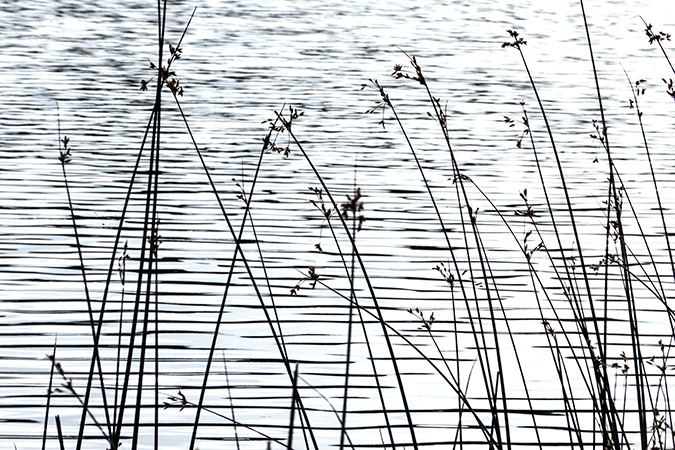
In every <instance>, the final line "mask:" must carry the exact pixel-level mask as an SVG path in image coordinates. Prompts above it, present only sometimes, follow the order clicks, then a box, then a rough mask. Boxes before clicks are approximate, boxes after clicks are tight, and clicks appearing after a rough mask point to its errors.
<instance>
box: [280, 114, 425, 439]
mask: <svg viewBox="0 0 675 450" xmlns="http://www.w3.org/2000/svg"><path fill="white" fill-rule="evenodd" d="M275 114H276V115H277V117H278V118H279V119H280V120H281V122H282V123H283V124H284V126H285V127H286V130H287V131H288V134H289V135H290V136H291V138H292V139H293V141H294V142H295V145H296V146H297V147H298V149H299V150H300V152H301V153H302V155H303V157H304V158H305V160H306V161H307V163H308V164H309V166H310V168H311V169H312V171H313V172H314V175H315V176H316V178H317V180H318V181H319V183H321V187H322V188H323V190H324V191H325V192H326V195H327V196H328V198H329V199H330V201H331V203H332V205H333V208H335V210H336V211H337V210H338V204H337V202H336V201H335V199H334V198H333V195H332V194H331V193H330V190H329V189H328V186H327V185H326V183H325V181H324V180H323V177H322V176H321V175H320V174H319V171H318V170H317V169H316V166H314V163H313V162H312V160H311V159H310V158H309V155H308V154H307V152H306V151H305V149H304V148H303V146H302V144H300V141H298V139H297V137H296V136H295V133H293V131H292V130H291V127H290V123H289V121H288V120H286V119H285V118H284V117H283V116H282V115H281V114H280V113H277V112H275ZM338 217H339V218H340V222H341V223H342V228H343V229H344V231H345V233H346V234H347V237H348V238H349V241H350V243H351V244H352V248H353V249H354V254H355V256H356V258H357V260H358V262H359V266H360V267H361V272H362V273H363V276H364V280H365V282H366V285H367V286H368V291H369V293H370V296H371V299H372V300H373V304H374V305H375V309H376V310H377V314H378V315H379V317H380V323H381V324H382V333H383V335H384V339H385V342H386V345H387V350H388V352H389V355H390V357H391V358H390V359H391V363H392V366H393V368H394V373H395V375H396V380H397V384H398V388H399V393H400V395H401V401H402V402H403V408H404V411H405V416H406V419H407V421H408V430H409V431H410V437H411V439H412V445H413V448H414V449H415V450H419V447H418V444H417V437H416V435H415V426H414V424H413V420H412V414H411V411H410V406H409V404H408V397H407V395H406V392H405V388H404V386H403V378H402V377H401V372H400V370H399V367H398V363H397V362H396V357H395V354H394V347H393V345H392V343H391V338H390V337H389V334H388V333H387V329H386V327H385V325H384V324H385V322H384V317H383V316H382V309H381V308H380V305H379V302H378V301H377V296H376V295H375V290H374V288H373V286H372V284H371V282H370V278H369V277H368V275H367V271H366V268H365V264H364V263H363V260H362V259H361V254H360V253H359V251H358V250H357V249H356V241H355V240H354V236H352V234H351V232H350V231H349V225H347V222H346V221H345V219H344V218H343V217H342V216H341V215H338Z"/></svg>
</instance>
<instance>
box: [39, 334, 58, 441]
mask: <svg viewBox="0 0 675 450" xmlns="http://www.w3.org/2000/svg"><path fill="white" fill-rule="evenodd" d="M56 340H57V338H54V349H53V350H52V354H51V357H50V358H49V360H50V361H51V363H52V367H51V369H50V370H49V386H47V404H46V405H45V424H44V429H43V431H42V450H45V448H46V447H47V429H48V428H49V408H50V406H51V403H52V392H53V391H52V386H53V385H54V369H55V367H56Z"/></svg>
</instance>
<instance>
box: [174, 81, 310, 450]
mask: <svg viewBox="0 0 675 450" xmlns="http://www.w3.org/2000/svg"><path fill="white" fill-rule="evenodd" d="M173 97H174V100H175V102H176V105H177V106H178V109H179V111H180V114H181V117H182V118H183V123H184V124H185V126H186V129H187V131H188V134H189V135H190V138H191V140H192V144H193V146H194V148H195V151H196V152H197V156H198V157H199V160H200V162H201V164H202V168H203V170H204V173H205V175H206V177H207V179H208V182H209V185H210V187H211V190H212V192H213V194H214V195H215V197H216V201H217V203H218V206H219V207H220V210H221V213H222V215H223V218H224V219H225V222H226V224H227V227H228V230H229V231H230V234H231V235H232V237H233V239H234V243H235V249H234V255H233V257H232V263H231V267H230V271H229V275H228V282H227V283H226V285H225V292H224V294H223V300H222V302H221V306H220V310H219V312H218V319H217V320H216V322H215V323H216V329H215V331H214V334H213V341H212V343H211V348H210V350H209V357H208V358H207V366H206V369H205V371H204V380H203V382H202V387H201V391H200V399H199V402H198V407H197V412H196V416H195V419H194V422H193V430H192V438H191V441H190V450H194V445H195V442H196V439H197V428H198V426H199V417H200V414H201V409H202V406H203V402H204V397H205V394H206V385H207V382H208V376H209V372H210V366H211V363H212V361H213V354H214V352H215V347H216V343H217V339H218V330H219V329H220V324H221V320H222V316H223V314H224V310H225V301H226V299H227V294H228V291H229V287H230V282H229V280H230V279H231V277H232V275H233V273H234V267H233V266H234V264H235V263H236V260H237V254H239V256H240V258H241V261H242V262H243V263H244V266H245V268H246V271H247V273H248V276H249V279H250V280H251V285H252V286H253V289H254V291H255V294H256V296H257V297H258V300H259V301H260V304H261V306H262V310H263V313H264V314H265V318H266V321H267V323H268V324H269V325H270V329H271V332H272V337H273V339H274V341H275V344H276V346H277V348H278V349H279V353H280V355H281V358H282V363H283V364H284V367H285V369H286V373H287V375H288V377H289V380H290V379H292V376H293V375H292V374H293V371H292V369H291V366H290V363H289V361H288V358H287V357H286V355H285V352H284V347H283V346H282V344H281V341H280V339H279V336H278V334H277V332H276V330H275V329H274V321H273V320H272V318H271V317H270V315H269V311H268V308H267V306H266V305H265V302H264V300H263V297H262V294H261V292H260V289H259V287H258V283H257V282H256V279H255V276H254V275H253V271H252V269H251V267H250V265H249V262H248V258H246V256H245V255H244V252H243V250H242V248H241V237H242V235H243V232H244V226H245V224H246V218H247V216H248V214H249V210H250V205H251V201H252V199H253V192H254V190H255V186H256V181H257V179H258V174H259V172H260V168H261V166H262V158H263V155H264V152H265V150H267V149H268V147H269V145H270V136H271V132H272V130H270V132H269V133H268V135H267V136H266V137H265V139H264V140H263V147H262V150H261V153H260V158H259V160H258V165H257V166H256V171H255V175H254V177H253V181H252V185H251V189H250V193H249V195H248V197H247V204H246V209H245V210H244V216H243V218H242V223H241V226H240V228H239V233H238V234H237V233H236V232H235V230H234V227H233V226H232V223H231V221H230V218H229V215H228V214H227V212H226V210H225V206H224V205H223V202H222V200H221V198H220V194H219V193H218V189H217V188H216V186H215V183H214V181H213V178H212V176H211V172H210V170H209V169H208V167H207V165H206V161H205V160H204V157H203V155H202V152H201V150H200V149H199V146H198V145H197V142H196V140H195V137H194V135H193V133H192V129H191V128H190V125H189V124H188V121H187V118H186V116H185V113H184V112H183V108H182V107H181V105H180V102H179V101H178V97H177V96H176V93H173ZM266 282H267V283H268V284H269V279H268V280H266ZM296 400H297V401H298V404H299V405H302V399H301V398H300V397H298V398H297V399H296ZM300 410H301V412H302V414H303V420H304V421H305V422H306V423H307V429H308V430H309V435H310V438H311V440H312V445H313V446H314V448H315V449H318V443H317V442H316V438H315V436H314V432H313V430H312V428H311V426H310V424H309V423H310V422H309V417H308V416H307V412H306V410H305V409H304V407H302V406H301V408H300Z"/></svg>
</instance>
